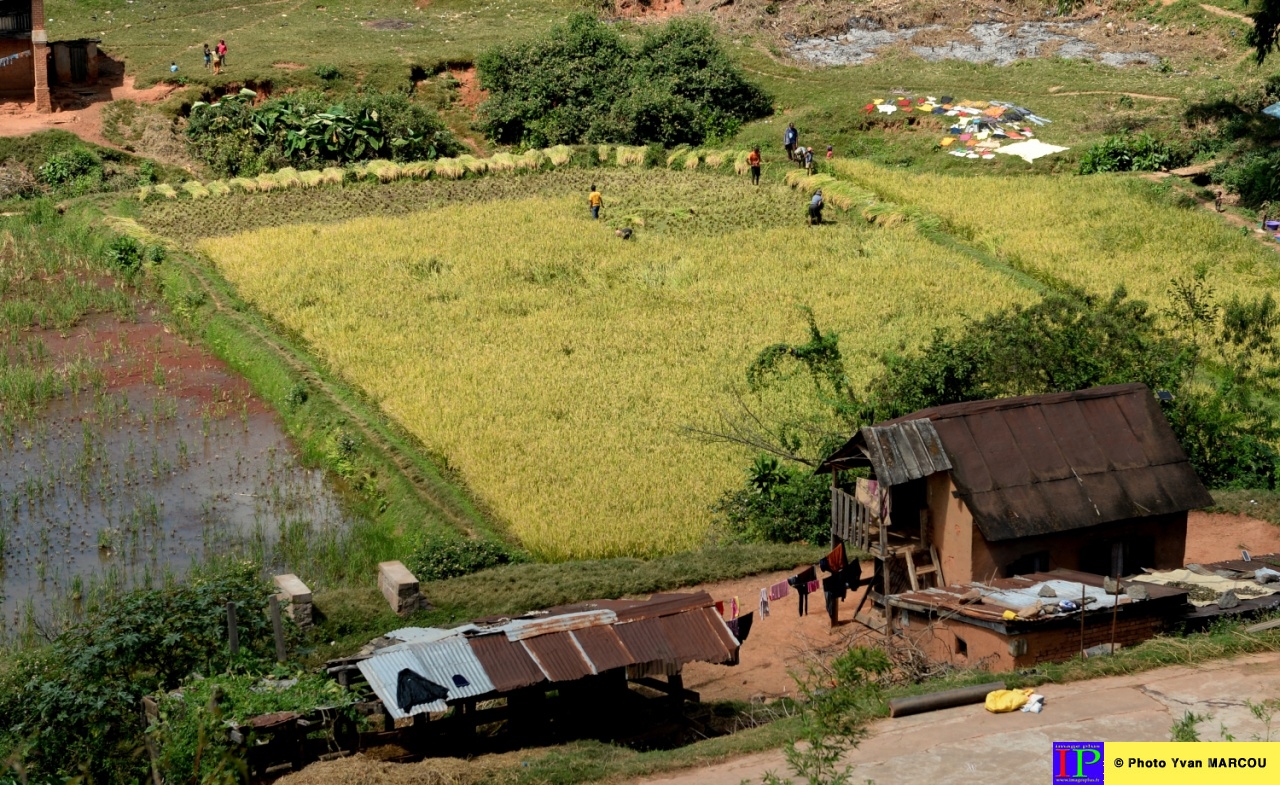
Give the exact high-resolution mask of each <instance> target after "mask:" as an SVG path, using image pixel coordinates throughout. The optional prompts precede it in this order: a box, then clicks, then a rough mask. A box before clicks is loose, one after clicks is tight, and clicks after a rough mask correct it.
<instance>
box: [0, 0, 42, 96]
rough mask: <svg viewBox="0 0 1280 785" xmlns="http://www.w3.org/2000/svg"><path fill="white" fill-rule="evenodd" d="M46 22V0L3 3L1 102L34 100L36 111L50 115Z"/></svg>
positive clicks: (0, 9)
mask: <svg viewBox="0 0 1280 785" xmlns="http://www.w3.org/2000/svg"><path fill="white" fill-rule="evenodd" d="M44 20H45V16H44V0H0V98H5V99H16V100H19V101H30V100H33V99H34V101H35V105H36V111H39V112H50V111H53V104H52V101H51V100H50V96H49V35H48V33H47V32H45V29H44Z"/></svg>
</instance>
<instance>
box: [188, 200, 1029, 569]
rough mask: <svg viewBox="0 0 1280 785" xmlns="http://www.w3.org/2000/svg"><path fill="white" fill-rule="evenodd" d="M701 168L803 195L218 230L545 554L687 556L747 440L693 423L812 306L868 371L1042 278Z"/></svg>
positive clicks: (250, 295)
mask: <svg viewBox="0 0 1280 785" xmlns="http://www.w3.org/2000/svg"><path fill="white" fill-rule="evenodd" d="M672 176H675V175H672ZM681 176H685V177H691V176H693V175H687V176H686V175H681ZM664 177H665V175H664ZM699 177H702V178H703V179H700V180H696V181H692V182H691V185H692V186H693V187H692V188H691V193H692V194H694V195H696V197H697V198H699V199H703V200H705V202H706V204H707V205H708V206H713V205H714V206H718V208H717V209H719V210H721V211H723V210H725V209H726V208H727V207H731V208H732V209H733V210H735V211H738V210H741V211H744V214H747V215H750V214H751V211H753V210H763V209H764V206H767V205H772V204H776V203H779V202H783V203H785V204H786V205H787V209H788V210H793V211H794V213H789V214H788V215H786V216H784V218H783V220H781V221H777V220H775V221H772V222H770V221H767V220H764V221H760V222H756V223H752V222H741V221H733V220H726V221H723V222H721V221H718V220H717V221H713V222H712V223H714V225H712V226H707V227H703V226H702V224H701V223H699V222H694V223H688V222H685V223H684V224H681V226H683V227H684V228H683V229H680V230H671V231H664V230H662V229H661V228H660V226H661V225H662V222H660V221H658V222H655V221H653V220H648V221H641V222H640V223H643V224H645V225H644V226H641V227H640V228H639V229H638V234H637V237H636V238H635V239H634V240H632V241H630V242H624V241H622V240H619V239H617V238H616V237H614V235H613V232H612V229H610V228H609V227H607V226H605V225H601V224H603V223H604V222H601V224H597V223H594V222H592V221H591V220H590V218H589V216H588V215H587V213H586V209H585V203H584V197H585V192H579V191H578V190H577V189H574V190H573V191H569V190H565V191H563V192H561V193H546V192H544V193H541V194H539V195H535V196H528V195H520V194H519V189H513V191H512V193H511V195H509V196H506V197H503V198H500V199H496V200H493V201H488V202H480V203H476V202H472V203H452V204H447V205H445V206H440V207H434V208H430V209H425V210H423V211H421V212H418V213H415V214H411V215H404V216H382V217H364V218H357V219H353V220H348V221H346V222H341V223H329V224H304V225H291V226H279V227H269V228H261V229H255V230H252V231H248V232H243V233H240V234H235V235H230V236H225V237H217V238H209V239H205V240H203V241H201V242H200V247H201V248H202V249H203V250H204V251H205V252H207V253H208V255H209V256H210V257H211V258H212V259H213V260H214V261H215V263H216V264H217V266H218V267H219V269H220V270H221V271H222V272H223V274H224V275H226V276H227V278H228V279H229V280H230V281H231V282H232V283H233V284H235V285H236V287H238V289H239V291H240V292H241V293H242V294H243V296H244V297H246V298H247V299H248V300H250V301H251V302H253V303H254V304H255V305H257V306H258V307H259V308H261V309H262V310H263V311H265V312H266V313H268V314H270V315H271V316H273V317H274V318H275V319H277V320H279V321H280V322H281V323H282V324H283V325H284V326H286V327H287V328H289V329H291V330H293V331H296V332H297V333H298V334H299V335H301V336H302V337H303V338H304V339H305V340H306V341H308V342H309V343H310V345H311V347H312V349H313V350H314V351H315V352H316V353H317V354H318V355H320V356H321V357H323V358H324V359H325V360H326V361H327V362H328V363H330V364H331V365H332V367H334V368H335V369H337V370H338V371H339V372H341V373H342V374H344V375H345V376H346V377H347V378H348V379H349V380H351V381H352V382H354V383H355V384H357V385H359V386H360V387H361V388H363V389H364V390H365V391H367V392H368V393H369V394H370V395H371V396H372V397H373V398H374V399H375V400H377V401H378V402H379V403H380V404H381V405H382V407H383V408H384V409H385V411H386V412H387V413H388V414H389V415H390V416H391V417H394V418H395V419H396V420H398V421H399V422H400V423H402V424H403V425H404V426H405V427H406V428H408V429H409V430H410V431H412V432H413V433H414V434H415V435H416V436H417V437H419V438H420V439H421V440H422V441H423V442H424V443H425V444H426V445H427V446H428V447H429V448H430V449H432V450H433V451H435V452H437V453H439V454H441V455H444V456H446V457H447V459H448V462H449V465H450V466H451V467H452V468H453V469H455V470H456V471H457V472H459V473H460V474H461V476H462V477H463V478H464V480H465V481H466V483H467V485H468V486H469V488H470V489H471V490H472V492H473V493H475V494H476V495H477V496H478V497H479V498H481V499H482V500H483V501H484V502H485V503H486V504H487V505H488V506H489V508H490V509H491V510H493V511H495V513H496V514H497V515H498V516H499V517H500V518H502V519H503V520H504V521H505V522H506V523H507V524H508V525H509V526H510V527H511V530H512V531H513V533H514V534H515V535H516V536H518V537H519V539H520V540H521V541H522V542H523V543H524V544H525V545H526V546H527V547H528V548H529V549H530V550H531V551H533V552H534V553H535V554H538V555H540V556H542V557H545V558H551V559H568V558H577V557H599V556H612V555H652V554H659V553H671V552H676V551H680V550H683V549H688V548H691V547H697V546H699V545H701V544H702V543H703V542H705V540H706V537H707V535H708V532H709V528H710V524H711V513H710V512H709V509H708V508H709V506H710V505H711V504H712V503H713V502H714V501H715V500H716V499H717V498H718V497H719V495H720V494H721V493H722V492H723V491H724V490H726V489H727V488H729V487H731V486H733V485H735V484H737V483H739V482H741V479H742V472H743V468H744V466H745V464H746V463H747V460H748V459H749V456H748V455H747V454H746V453H745V452H744V451H743V450H741V449H740V448H736V447H732V446H728V445H725V444H723V443H713V442H708V441H705V440H700V439H697V438H694V437H692V436H691V435H689V433H688V432H687V431H685V430H684V427H685V426H689V425H692V426H701V427H711V428H715V427H716V426H717V425H718V424H719V417H720V415H721V413H723V412H725V411H728V410H731V409H732V408H733V400H734V399H733V396H732V393H733V391H734V390H735V388H741V387H742V386H743V383H744V376H745V374H744V371H745V368H746V366H747V364H748V363H749V362H750V360H751V359H752V357H754V356H755V354H756V353H757V352H758V351H759V350H760V349H761V348H762V347H764V346H766V345H768V344H770V343H774V342H776V341H779V340H793V339H798V340H802V339H803V338H804V330H805V327H804V323H803V321H802V320H801V318H800V316H799V314H798V311H799V308H798V306H801V305H804V306H808V307H811V308H812V309H813V311H814V312H815V314H816V316H817V319H818V321H819V323H820V324H821V325H822V326H823V327H824V329H834V330H837V331H838V332H839V333H840V335H841V347H842V350H843V352H844V354H845V356H846V357H847V358H848V362H849V366H850V367H849V371H850V374H851V375H852V376H853V377H854V378H855V379H857V380H866V379H867V378H868V377H869V376H870V375H871V374H873V373H874V372H875V370H876V369H877V368H878V360H877V357H878V355H879V354H880V353H881V352H883V351H885V350H888V349H900V348H903V347H909V346H912V345H915V344H917V343H918V342H920V341H921V340H923V339H924V338H926V337H927V336H928V334H929V333H930V331H931V330H932V329H933V328H934V327H936V326H943V325H954V324H957V323H959V322H960V321H961V320H963V319H964V318H965V317H966V316H973V315H978V314H980V313H982V312H985V311H987V310H990V309H993V308H997V307H1000V306H1004V305H1008V304H1011V303H1014V302H1029V301H1030V300H1032V299H1033V297H1034V295H1033V294H1032V293H1030V292H1029V291H1027V290H1025V289H1020V288H1018V287H1017V286H1016V284H1014V283H1012V282H1011V281H1010V280H1009V279H1008V278H1006V277H1004V276H1001V275H1000V274H998V273H996V272H992V271H991V270H989V269H987V268H985V267H981V266H979V265H977V264H975V263H974V262H972V261H971V260H969V259H967V258H966V257H964V256H962V255H960V254H958V253H953V252H951V251H949V250H946V249H943V248H940V247H939V246H938V245H935V244H933V243H930V242H929V241H927V240H925V239H924V238H922V237H920V236H919V235H918V234H917V233H916V232H915V230H914V229H912V228H911V227H910V226H907V225H901V226H896V227H891V228H874V227H869V226H867V225H866V223H865V222H864V221H862V220H861V219H860V218H855V217H854V216H852V215H850V216H847V217H845V216H841V215H839V214H836V215H835V216H833V217H835V218H836V219H837V221H838V223H836V224H835V225H829V226H825V227H821V228H813V229H811V228H808V227H805V226H804V225H803V220H802V215H803V203H804V201H803V200H804V196H803V195H797V194H794V193H792V192H790V191H786V190H784V189H783V188H782V187H781V186H778V187H766V188H761V189H758V190H757V189H752V188H751V186H749V185H748V184H747V183H746V181H745V180H743V179H730V178H724V177H711V176H699ZM513 182H516V181H513ZM631 198H632V197H631V196H628V195H627V194H626V193H623V194H622V195H621V196H618V195H616V194H614V192H611V191H608V190H606V209H605V215H606V217H611V216H622V215H633V214H646V213H644V211H643V210H639V209H638V208H637V207H636V206H635V205H632V204H629V203H628V200H629V199H631ZM680 209H681V210H682V211H683V213H682V214H684V215H689V214H695V215H696V214H699V213H700V208H699V207H698V206H696V205H695V206H692V207H687V208H686V207H681V208H680ZM770 209H772V208H770ZM673 214H674V213H673ZM712 214H714V213H712ZM791 215H794V219H792V218H791V217H790V216H791Z"/></svg>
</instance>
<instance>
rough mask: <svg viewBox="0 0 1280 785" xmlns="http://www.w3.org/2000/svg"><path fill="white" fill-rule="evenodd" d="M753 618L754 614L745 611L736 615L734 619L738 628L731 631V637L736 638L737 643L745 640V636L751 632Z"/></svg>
mask: <svg viewBox="0 0 1280 785" xmlns="http://www.w3.org/2000/svg"><path fill="white" fill-rule="evenodd" d="M754 620H755V614H752V613H747V614H744V615H743V616H740V617H738V618H737V619H735V620H734V621H736V622H737V624H738V628H737V629H736V630H734V631H733V637H735V638H737V639H738V643H739V644H743V643H746V642H747V636H748V635H750V634H751V623H752V622H753V621H754Z"/></svg>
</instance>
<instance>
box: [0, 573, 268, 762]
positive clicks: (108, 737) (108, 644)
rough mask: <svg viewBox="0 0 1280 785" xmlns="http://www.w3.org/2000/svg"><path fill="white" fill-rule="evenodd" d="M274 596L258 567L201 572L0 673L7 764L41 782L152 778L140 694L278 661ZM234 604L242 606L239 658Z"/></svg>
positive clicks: (98, 615)
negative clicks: (230, 641) (233, 640)
mask: <svg viewBox="0 0 1280 785" xmlns="http://www.w3.org/2000/svg"><path fill="white" fill-rule="evenodd" d="M270 594H271V589H270V587H269V586H267V585H266V584H264V583H263V582H262V581H261V580H260V579H259V578H258V577H257V574H256V570H255V569H254V568H253V567H252V566H251V565H241V566H236V567H231V568H227V569H225V570H224V571H221V572H219V573H217V574H213V575H207V576H203V577H201V576H194V577H192V579H191V580H190V582H189V583H187V584H185V585H182V586H175V587H172V588H167V589H153V590H141V591H135V592H131V593H128V594H125V595H123V596H122V597H120V598H118V599H116V600H113V601H110V602H108V603H106V604H105V605H104V606H103V607H101V608H100V609H98V610H96V611H94V612H92V613H91V614H90V615H89V616H88V617H87V618H86V619H85V621H84V622H83V623H82V624H80V625H79V626H77V627H75V628H73V629H71V630H69V631H67V632H65V633H63V634H62V635H60V636H58V638H57V639H56V640H54V642H53V643H52V644H50V645H49V646H48V647H46V648H43V649H39V650H35V651H30V652H26V653H23V654H20V655H17V656H16V657H14V658H12V659H10V661H9V662H7V663H6V665H5V667H3V668H0V717H3V718H4V722H3V723H0V759H4V760H15V759H16V760H18V761H20V762H21V763H22V764H23V765H24V766H25V767H26V770H27V771H28V772H29V773H30V774H31V775H33V776H35V777H36V778H37V781H39V780H46V779H51V778H52V777H53V776H54V775H57V774H64V775H66V776H74V777H77V778H79V777H83V778H84V779H85V780H86V781H89V780H92V781H97V782H140V781H143V780H145V779H149V778H150V774H149V773H148V771H147V754H146V752H145V750H144V749H143V742H142V733H141V731H142V718H141V714H140V711H139V702H140V701H141V699H142V697H143V696H144V695H149V694H154V693H156V692H157V691H163V690H171V689H173V688H175V687H177V686H178V685H179V684H180V683H181V681H182V680H183V679H184V678H186V677H188V676H190V675H191V674H193V673H200V674H204V675H208V674H212V673H215V672H220V671H224V670H227V669H228V668H231V667H233V666H234V667H244V666H246V665H248V664H259V665H267V664H270V663H272V662H274V657H273V656H272V652H273V651H274V648H273V639H272V632H271V623H270V621H269V620H268V618H267V613H266V606H267V598H268V597H269V596H270ZM228 602H234V603H235V604H236V607H237V609H238V610H237V619H238V623H239V633H240V655H239V657H238V659H236V660H234V661H233V660H232V658H231V656H230V654H229V651H228V648H227V628H226V605H227V603H228ZM11 756H12V757H11Z"/></svg>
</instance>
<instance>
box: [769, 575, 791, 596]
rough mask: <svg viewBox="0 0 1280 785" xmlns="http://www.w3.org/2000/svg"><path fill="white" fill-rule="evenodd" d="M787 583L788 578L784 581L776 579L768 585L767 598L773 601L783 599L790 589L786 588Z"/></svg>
mask: <svg viewBox="0 0 1280 785" xmlns="http://www.w3.org/2000/svg"><path fill="white" fill-rule="evenodd" d="M789 585H790V580H789V579H788V580H785V581H778V582H777V583H775V584H773V585H772V586H770V587H769V599H770V600H774V601H777V600H781V599H784V598H785V597H786V596H787V595H788V594H789V593H790V589H789V588H788V586H789Z"/></svg>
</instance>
